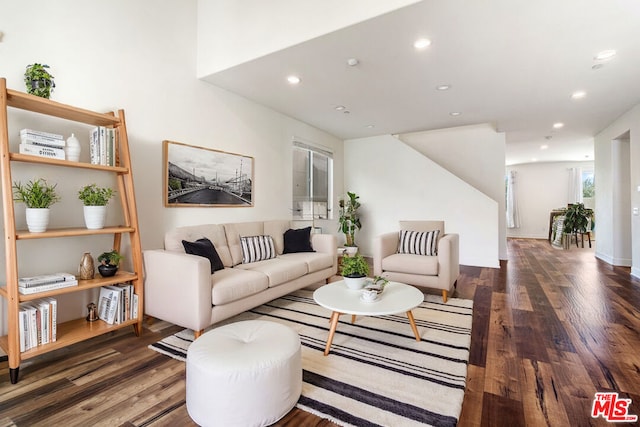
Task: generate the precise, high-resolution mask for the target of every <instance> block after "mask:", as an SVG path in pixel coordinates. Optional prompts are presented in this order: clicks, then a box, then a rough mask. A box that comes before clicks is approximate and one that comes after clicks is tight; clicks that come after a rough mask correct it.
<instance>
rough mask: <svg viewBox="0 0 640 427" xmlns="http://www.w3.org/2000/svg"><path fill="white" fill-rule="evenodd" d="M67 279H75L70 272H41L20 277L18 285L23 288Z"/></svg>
mask: <svg viewBox="0 0 640 427" xmlns="http://www.w3.org/2000/svg"><path fill="white" fill-rule="evenodd" d="M67 280H76V276H74V275H73V274H71V273H53V274H41V275H38V276H31V277H20V278H19V279H18V286H22V287H25V288H28V287H31V286H38V285H47V284H50V283H58V282H64V281H67Z"/></svg>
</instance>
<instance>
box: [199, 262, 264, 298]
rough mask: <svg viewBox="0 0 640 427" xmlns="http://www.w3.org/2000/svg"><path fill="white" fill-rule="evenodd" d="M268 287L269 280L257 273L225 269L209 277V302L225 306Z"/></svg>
mask: <svg viewBox="0 0 640 427" xmlns="http://www.w3.org/2000/svg"><path fill="white" fill-rule="evenodd" d="M268 287H269V279H268V278H267V276H266V275H264V274H262V273H260V272H258V271H251V270H242V269H238V268H225V269H223V270H220V271H217V272H216V274H214V275H212V276H211V302H212V303H213V305H222V304H227V303H230V302H233V301H237V300H240V299H243V298H246V297H248V296H250V295H254V294H257V293H259V292H262V291H264V290H265V289H267V288H268Z"/></svg>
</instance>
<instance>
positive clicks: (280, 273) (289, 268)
mask: <svg viewBox="0 0 640 427" xmlns="http://www.w3.org/2000/svg"><path fill="white" fill-rule="evenodd" d="M234 268H235V269H238V270H251V271H254V272H260V273H263V274H266V275H267V277H268V278H269V287H270V288H272V287H274V286H278V285H281V284H283V283H287V282H290V281H291V280H294V279H297V278H298V277H302V276H304V275H305V274H307V264H306V263H305V262H303V261H299V260H287V259H282V258H281V257H278V258H273V259H268V260H265V261H258V262H252V263H250V264H240V265H238V266H236V267H234Z"/></svg>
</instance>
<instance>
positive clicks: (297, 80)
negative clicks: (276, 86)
mask: <svg viewBox="0 0 640 427" xmlns="http://www.w3.org/2000/svg"><path fill="white" fill-rule="evenodd" d="M287 81H288V82H289V83H291V84H292V85H297V84H298V83H300V82H301V80H300V77H298V76H289V77H287Z"/></svg>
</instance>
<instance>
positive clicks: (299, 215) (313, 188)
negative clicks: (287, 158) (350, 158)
mask: <svg viewBox="0 0 640 427" xmlns="http://www.w3.org/2000/svg"><path fill="white" fill-rule="evenodd" d="M332 188H333V153H331V152H330V151H327V150H323V149H321V148H317V147H314V146H311V145H308V144H304V143H302V142H298V141H294V142H293V207H292V210H293V219H303V220H313V219H330V218H331V217H332V213H331V212H332V206H331V201H332V198H333V197H332V196H333V194H332Z"/></svg>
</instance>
